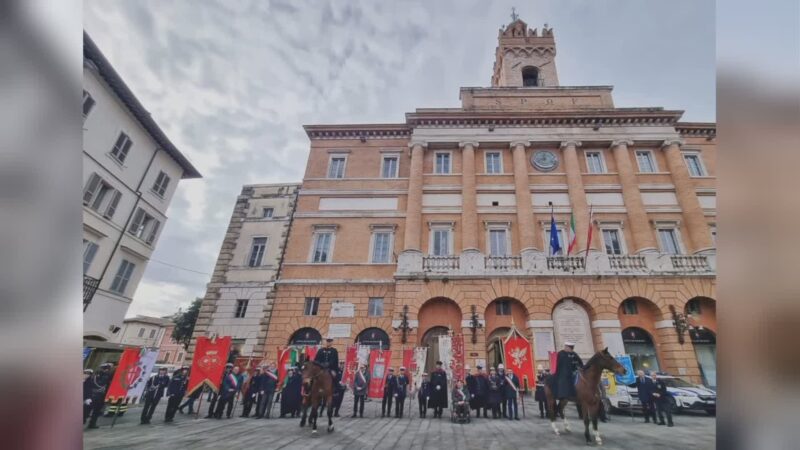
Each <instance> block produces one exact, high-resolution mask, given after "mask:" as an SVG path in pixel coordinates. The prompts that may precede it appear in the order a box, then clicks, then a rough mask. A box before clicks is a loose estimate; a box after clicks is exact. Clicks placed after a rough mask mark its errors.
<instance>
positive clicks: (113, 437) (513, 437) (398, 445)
mask: <svg viewBox="0 0 800 450" xmlns="http://www.w3.org/2000/svg"><path fill="white" fill-rule="evenodd" d="M348 397H350V396H348ZM411 406H412V407H413V408H414V411H413V412H414V414H413V417H412V418H408V417H405V418H403V419H382V418H380V417H379V416H380V401H371V402H368V403H367V404H366V408H365V411H364V418H363V419H351V418H350V417H349V416H350V414H351V413H352V401H351V398H347V401H345V404H344V405H343V406H342V410H341V411H340V414H341V416H342V417H339V418H334V426H335V431H334V432H333V433H331V434H328V433H326V431H325V426H326V424H327V418H320V420H319V431H318V434H317V436H316V437H314V436H312V435H311V430H310V429H309V428H308V426H306V428H300V427H299V423H300V421H299V419H291V418H285V419H277V418H273V419H260V420H257V419H252V418H249V419H245V418H239V417H238V416H239V414H241V406H239V408H237V411H236V412H235V414H234V416H233V418H231V419H224V418H223V419H222V420H214V419H203V418H202V417H203V416H204V415H205V413H206V412H207V407H206V402H205V401H204V402H203V405H202V406H201V407H202V410H203V411H202V413H203V414H201V415H200V417H201V418H199V419H195V418H194V416H189V415H181V414H178V415H177V416H176V418H175V422H174V423H171V424H166V423H164V422H163V419H164V410H165V408H166V401H163V400H162V401H161V402H160V404H159V406H158V408H157V409H156V412H155V415H154V416H153V419H152V425H139V415H140V414H141V409H139V408H138V407H135V406H133V407H131V408H130V410H129V411H128V412H127V413H126V414H125V415H124V416H123V417H120V418H118V419H117V423H116V424H115V426H114V428H111V418H106V417H103V418H102V419H101V420H100V421H99V422H98V424H99V425H100V427H101V428H100V429H97V430H86V431H85V432H84V434H83V436H84V448H87V449H116V448H120V449H121V448H126V449H128V448H141V449H156V448H158V449H161V448H164V449H167V448H168V449H172V450H174V449H180V448H191V449H215V450H221V449H225V450H228V449H264V448H266V449H308V448H315V449H362V448H386V449H441V448H448V449H491V450H494V449H520V448H541V449H568V448H586V444H585V440H584V437H583V424H582V423H579V422H578V417H577V413H576V411H575V408H574V407H573V406H571V405H570V406H568V410H567V419H568V420H569V422H570V425H571V428H572V431H571V432H570V433H566V434H562V435H561V436H555V435H554V434H553V431H552V430H551V429H550V425H549V422H548V421H547V420H546V419H540V418H539V415H538V411H537V412H536V413H534V412H533V410H534V408H535V407H536V404H535V403H533V402H529V401H526V408H527V418H525V419H522V420H520V421H509V420H500V419H498V420H492V419H475V418H474V417H473V419H472V422H471V423H469V424H464V425H459V424H455V423H451V422H450V420H449V411H448V410H445V415H444V418H442V419H431V418H430V416H431V414H430V413H429V415H428V418H427V419H419V418H418V417H417V414H416V402H414V404H413V405H411ZM277 408H278V407H277V406H276V410H277ZM406 410H408V403H406ZM520 413H521V410H520ZM561 427H562V425H561V424H559V429H561ZM599 429H600V433H601V436H602V438H603V447H604V448H608V449H617V448H619V449H641V448H655V449H688V448H691V449H711V448H714V447H715V434H716V421H715V418H714V417H708V416H705V415H696V414H692V415H689V414H681V415H677V416H675V427H674V428H667V427H666V426H657V425H653V424H645V423H643V419H642V417H641V416H635V417H634V419H633V421H631V417H630V416H625V415H617V414H614V415H612V416H611V421H610V422H608V423H600V424H599Z"/></svg>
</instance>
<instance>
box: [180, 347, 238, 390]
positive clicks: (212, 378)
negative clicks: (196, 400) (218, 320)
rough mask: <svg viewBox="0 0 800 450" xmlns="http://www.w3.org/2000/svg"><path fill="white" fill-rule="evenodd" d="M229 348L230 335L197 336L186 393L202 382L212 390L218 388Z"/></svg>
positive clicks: (199, 385) (196, 387)
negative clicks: (210, 337)
mask: <svg viewBox="0 0 800 450" xmlns="http://www.w3.org/2000/svg"><path fill="white" fill-rule="evenodd" d="M230 349H231V337H230V336H224V337H214V338H213V339H209V338H207V337H205V336H199V337H198V338H197V342H196V343H195V350H194V359H192V371H191V373H190V374H189V384H188V385H187V387H186V395H189V394H191V393H192V392H194V391H195V390H196V389H198V388H200V387H202V386H203V385H204V384H206V385H208V387H210V388H211V389H212V390H213V391H214V392H217V391H218V390H219V385H220V383H221V382H222V373H223V372H224V371H225V364H226V363H227V362H228V352H229V351H230Z"/></svg>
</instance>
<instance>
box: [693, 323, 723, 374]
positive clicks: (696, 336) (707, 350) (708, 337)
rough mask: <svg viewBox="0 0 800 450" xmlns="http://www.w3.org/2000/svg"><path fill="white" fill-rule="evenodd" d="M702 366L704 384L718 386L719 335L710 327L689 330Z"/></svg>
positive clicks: (698, 362)
mask: <svg viewBox="0 0 800 450" xmlns="http://www.w3.org/2000/svg"><path fill="white" fill-rule="evenodd" d="M689 336H690V337H691V338H692V345H693V346H694V354H695V356H697V365H698V366H699V367H700V376H701V377H702V379H703V384H704V385H706V386H708V387H710V388H712V389H716V388H717V337H716V336H715V335H714V333H713V332H712V331H711V330H709V329H708V328H699V329H693V330H691V331H690V332H689Z"/></svg>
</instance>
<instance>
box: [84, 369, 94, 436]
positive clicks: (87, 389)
mask: <svg viewBox="0 0 800 450" xmlns="http://www.w3.org/2000/svg"><path fill="white" fill-rule="evenodd" d="M93 373H94V371H93V370H92V369H86V370H84V371H83V423H84V425H85V424H86V420H87V419H88V418H89V414H91V413H92V405H91V403H92V401H91V400H92V385H91V378H92V374H93ZM87 400H89V402H88V403H87Z"/></svg>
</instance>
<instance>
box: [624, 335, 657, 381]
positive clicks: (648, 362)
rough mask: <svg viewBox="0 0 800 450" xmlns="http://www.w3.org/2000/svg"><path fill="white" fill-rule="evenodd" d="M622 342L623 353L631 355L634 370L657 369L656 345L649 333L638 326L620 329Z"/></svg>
mask: <svg viewBox="0 0 800 450" xmlns="http://www.w3.org/2000/svg"><path fill="white" fill-rule="evenodd" d="M622 344H623V345H624V346H625V353H626V354H628V355H630V356H631V362H632V363H633V369H634V370H644V371H648V370H649V371H651V372H652V371H656V372H658V371H659V367H660V366H659V365H658V356H657V354H656V346H655V344H653V338H652V337H651V336H650V333H648V332H647V331H645V330H643V329H641V328H638V327H628V328H625V329H624V330H622Z"/></svg>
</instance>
